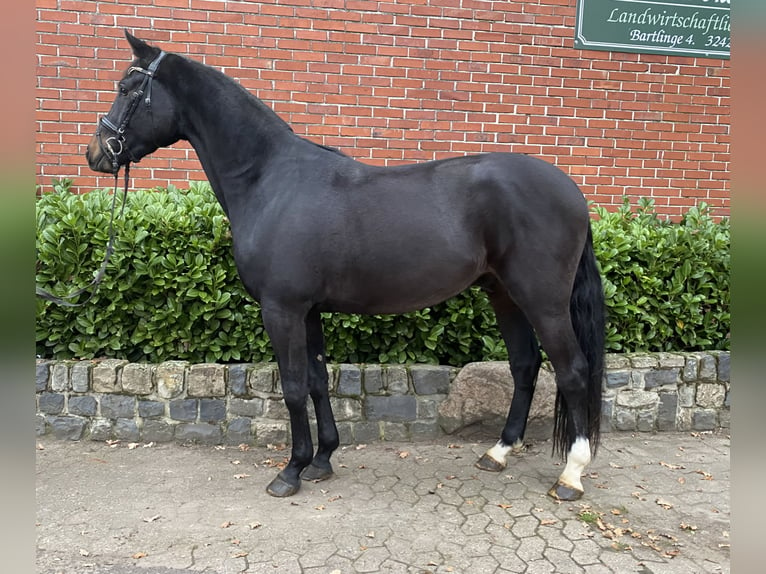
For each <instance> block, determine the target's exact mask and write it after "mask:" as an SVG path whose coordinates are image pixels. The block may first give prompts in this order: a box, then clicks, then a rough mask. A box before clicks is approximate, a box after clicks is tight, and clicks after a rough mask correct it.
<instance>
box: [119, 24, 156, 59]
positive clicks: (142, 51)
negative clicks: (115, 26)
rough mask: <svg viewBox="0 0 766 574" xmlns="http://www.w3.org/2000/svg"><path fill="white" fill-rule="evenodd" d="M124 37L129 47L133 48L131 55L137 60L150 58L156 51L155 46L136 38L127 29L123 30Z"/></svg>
mask: <svg viewBox="0 0 766 574" xmlns="http://www.w3.org/2000/svg"><path fill="white" fill-rule="evenodd" d="M125 37H126V38H127V39H128V43H129V44H130V47H131V48H133V55H134V56H135V57H136V59H138V60H143V59H150V58H152V57H153V56H154V55H155V54H156V53H157V52H158V49H157V48H155V47H153V46H150V45H149V44H147V43H146V42H144V41H143V40H140V39H138V38H136V37H135V36H134V35H133V34H131V33H130V32H128V31H127V30H125Z"/></svg>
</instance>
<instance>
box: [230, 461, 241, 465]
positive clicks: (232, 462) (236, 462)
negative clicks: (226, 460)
mask: <svg viewBox="0 0 766 574" xmlns="http://www.w3.org/2000/svg"><path fill="white" fill-rule="evenodd" d="M231 464H242V463H241V462H240V461H238V460H232V461H231Z"/></svg>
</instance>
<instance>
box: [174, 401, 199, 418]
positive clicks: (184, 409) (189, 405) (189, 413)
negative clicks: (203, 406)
mask: <svg viewBox="0 0 766 574" xmlns="http://www.w3.org/2000/svg"><path fill="white" fill-rule="evenodd" d="M168 407H169V412H170V418H171V419H173V420H176V421H187V422H191V421H196V420H197V400H196V399H176V400H173V401H170V404H169V405H168Z"/></svg>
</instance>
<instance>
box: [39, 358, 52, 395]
mask: <svg viewBox="0 0 766 574" xmlns="http://www.w3.org/2000/svg"><path fill="white" fill-rule="evenodd" d="M50 366H51V362H50V361H37V364H36V365H35V391H36V392H38V393H41V392H43V391H45V390H47V389H48V377H49V374H50Z"/></svg>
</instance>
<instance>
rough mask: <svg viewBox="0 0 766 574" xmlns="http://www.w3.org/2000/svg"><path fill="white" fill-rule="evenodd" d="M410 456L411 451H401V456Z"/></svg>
mask: <svg viewBox="0 0 766 574" xmlns="http://www.w3.org/2000/svg"><path fill="white" fill-rule="evenodd" d="M408 456H410V453H408V452H407V451H406V450H403V451H400V452H399V458H407V457H408Z"/></svg>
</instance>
